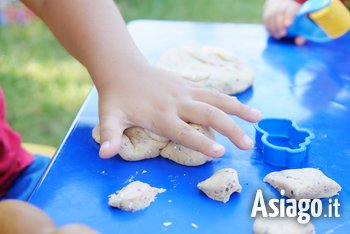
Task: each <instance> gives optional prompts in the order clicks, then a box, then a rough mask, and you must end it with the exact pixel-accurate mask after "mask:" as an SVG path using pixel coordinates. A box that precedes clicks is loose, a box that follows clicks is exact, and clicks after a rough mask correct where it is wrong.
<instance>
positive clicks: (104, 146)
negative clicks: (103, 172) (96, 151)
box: [100, 141, 111, 153]
mask: <svg viewBox="0 0 350 234" xmlns="http://www.w3.org/2000/svg"><path fill="white" fill-rule="evenodd" d="M110 145H111V143H110V142H109V141H105V142H103V143H102V145H101V147H100V153H101V152H102V151H103V150H104V149H107V148H109V146H110Z"/></svg>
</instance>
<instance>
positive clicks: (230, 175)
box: [197, 168, 242, 203]
mask: <svg viewBox="0 0 350 234" xmlns="http://www.w3.org/2000/svg"><path fill="white" fill-rule="evenodd" d="M197 188H198V189H200V190H202V191H203V192H204V193H205V194H206V195H207V196H208V197H210V198H211V199H213V200H217V201H221V202H223V203H226V202H227V201H228V200H229V199H230V196H231V194H232V193H234V192H238V193H240V192H241V191H242V186H241V185H240V184H239V180H238V175H237V172H236V170H235V169H232V168H224V169H221V170H219V171H217V172H215V174H214V175H212V176H211V177H209V178H208V179H206V180H204V181H202V182H200V183H198V184H197Z"/></svg>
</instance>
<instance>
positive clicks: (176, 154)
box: [160, 124, 215, 166]
mask: <svg viewBox="0 0 350 234" xmlns="http://www.w3.org/2000/svg"><path fill="white" fill-rule="evenodd" d="M190 126H191V127H192V128H194V129H196V130H197V131H199V132H201V133H202V134H204V135H206V136H207V137H209V138H210V139H214V138H215V136H214V133H213V132H212V131H211V130H210V129H209V128H207V127H204V126H201V125H197V124H190ZM160 156H162V157H164V158H167V159H170V160H172V161H174V162H176V163H179V164H181V165H185V166H199V165H203V164H204V163H206V162H209V161H211V160H212V159H213V158H212V157H208V156H206V155H204V154H202V153H200V152H198V151H195V150H192V149H190V148H187V147H185V146H182V145H179V144H176V143H175V142H170V143H169V144H168V145H167V146H166V147H165V148H164V149H162V151H161V152H160Z"/></svg>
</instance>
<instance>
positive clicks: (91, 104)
mask: <svg viewBox="0 0 350 234" xmlns="http://www.w3.org/2000/svg"><path fill="white" fill-rule="evenodd" d="M128 29H129V31H130V33H131V34H132V36H133V38H134V40H135V42H136V44H137V45H138V47H139V48H140V50H141V51H142V52H143V53H144V55H145V56H146V57H147V58H148V59H149V61H150V62H151V63H153V62H154V61H155V60H156V59H157V58H158V57H159V55H160V54H161V53H162V52H163V51H165V50H167V49H169V48H172V47H177V46H193V47H199V46H203V45H212V46H217V47H221V48H223V49H225V50H227V51H229V52H231V53H234V54H236V55H238V56H239V57H241V58H242V59H244V60H245V61H246V62H247V63H249V64H250V65H251V66H252V67H253V68H254V69H255V72H256V81H255V83H254V85H253V87H252V88H250V89H248V90H247V91H246V92H244V93H242V94H240V95H238V98H239V99H240V100H241V101H242V102H244V103H247V104H248V105H250V106H252V107H255V108H257V109H260V110H261V111H262V113H263V115H264V117H281V118H288V119H291V120H294V121H296V122H297V123H298V125H299V126H300V127H304V128H308V129H309V130H311V131H312V132H313V133H314V134H315V137H316V138H315V139H314V140H313V142H312V144H311V149H310V152H309V160H308V165H307V166H308V167H315V168H320V169H321V170H322V171H323V172H324V173H325V174H326V175H327V176H329V177H331V178H333V179H334V180H335V181H337V182H338V183H339V184H340V185H341V186H342V190H341V192H340V195H339V196H338V197H337V198H339V201H340V203H341V206H340V215H341V217H340V218H324V217H323V218H315V219H313V220H312V222H313V224H314V225H315V228H316V232H317V233H327V232H328V233H330V232H332V231H333V232H334V233H349V232H350V204H349V202H350V190H349V184H350V182H349V171H350V137H349V132H350V124H349V117H350V111H349V107H350V66H349V65H350V46H349V43H350V35H349V34H348V35H345V36H344V37H342V38H340V39H337V40H335V41H332V42H329V43H326V44H316V43H308V44H306V45H305V46H300V47H298V46H294V45H293V44H291V43H287V42H278V41H275V40H272V39H271V38H269V37H268V35H267V34H266V32H265V30H264V27H263V26H262V25H254V24H233V23H195V22H176V21H151V20H150V21H147V20H137V21H133V22H131V23H129V24H128ZM155 111H156V110H155ZM232 118H235V117H232ZM235 119H236V118H235ZM97 122H98V117H97V94H96V90H95V89H92V91H91V92H90V94H89V96H88V97H87V99H86V101H85V103H84V104H83V106H82V108H81V110H80V112H79V113H78V115H77V117H76V119H75V121H74V122H73V124H72V126H71V128H70V129H69V131H68V132H67V134H66V137H65V138H64V140H63V142H62V144H61V146H60V147H59V149H58V151H57V153H56V155H55V156H54V158H53V160H52V162H51V164H50V166H49V168H48V170H47V171H46V173H45V175H44V176H43V178H42V180H41V182H40V183H39V185H38V186H37V188H36V190H35V191H34V193H33V194H32V196H31V198H30V200H29V201H30V202H31V203H33V204H35V205H37V206H39V207H40V208H42V209H43V210H45V211H46V212H47V213H48V214H49V215H50V216H51V217H52V218H53V220H54V221H55V222H56V224H57V225H59V226H61V225H64V224H67V223H71V222H80V223H85V224H87V225H90V226H91V227H93V228H95V229H97V230H98V231H100V232H101V233H141V232H142V233H163V232H164V233H214V232H215V233H252V227H253V222H254V218H251V217H250V213H251V209H252V206H253V201H254V197H255V194H256V190H257V189H262V191H263V193H264V195H265V196H266V197H279V194H278V193H277V192H276V191H275V190H274V189H273V188H272V187H270V186H269V185H268V184H266V183H264V182H263V181H262V180H263V177H264V176H265V175H266V174H268V173H269V172H272V171H278V170H281V169H283V168H279V167H274V166H271V165H268V164H266V163H264V162H263V160H262V158H261V155H260V153H259V151H258V150H249V151H242V150H239V149H237V148H236V147H235V146H234V145H233V144H231V143H230V142H229V141H228V140H227V139H226V138H225V137H223V136H221V135H219V134H217V140H218V141H219V142H220V143H222V144H223V145H224V146H225V147H226V153H225V155H224V156H223V157H221V158H218V159H215V160H214V161H212V162H210V163H207V164H205V165H203V166H199V167H186V166H181V165H178V164H175V163H173V162H171V161H169V160H167V159H163V158H156V159H150V160H145V161H141V162H126V161H123V160H121V159H120V158H119V157H114V158H112V159H109V160H103V159H100V158H99V157H98V150H99V145H98V144H96V143H95V142H94V140H93V139H92V137H91V131H92V128H93V127H94V126H95V125H96V123H97ZM237 122H238V123H239V124H240V126H241V127H242V128H243V129H244V130H245V131H246V132H247V133H248V135H250V136H251V137H252V138H253V137H254V133H255V132H254V128H253V126H252V124H250V123H246V122H244V121H242V120H239V119H237ZM224 167H232V168H235V169H236V170H237V172H238V175H239V180H240V183H241V185H242V187H243V189H242V192H241V193H240V194H233V195H232V196H231V200H230V201H229V202H228V203H226V204H223V203H220V202H217V201H213V200H211V199H209V198H207V197H206V196H205V195H203V194H202V193H201V192H200V191H199V190H198V189H197V188H196V185H197V183H198V182H200V181H202V180H204V179H206V178H207V177H209V176H210V175H212V173H213V172H214V171H217V170H218V169H221V168H224ZM144 170H145V171H147V173H142V171H144ZM132 180H141V181H143V182H147V183H150V184H151V185H153V186H155V187H161V188H166V189H167V191H166V192H165V193H163V194H160V195H159V196H158V198H157V199H156V201H155V202H154V203H152V204H151V206H150V207H148V208H147V209H145V210H142V211H139V212H135V213H127V212H124V211H120V210H118V209H113V208H111V207H109V206H108V205H107V202H108V195H109V194H112V193H114V192H115V191H116V190H119V189H121V188H122V187H123V186H125V185H126V184H127V183H128V182H129V181H132ZM164 222H171V223H172V224H171V225H170V226H168V227H165V226H164V225H163V223H164ZM192 224H195V225H197V226H198V227H197V228H195V227H193V225H192Z"/></svg>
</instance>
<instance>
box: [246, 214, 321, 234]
mask: <svg viewBox="0 0 350 234" xmlns="http://www.w3.org/2000/svg"><path fill="white" fill-rule="evenodd" d="M253 229H254V234H280V233H283V234H296V233H298V234H314V233H315V228H314V225H313V224H312V223H311V222H309V223H307V224H300V223H298V221H297V219H296V218H289V217H274V218H270V217H265V218H264V217H261V216H257V217H256V219H255V221H254V226H253Z"/></svg>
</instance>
